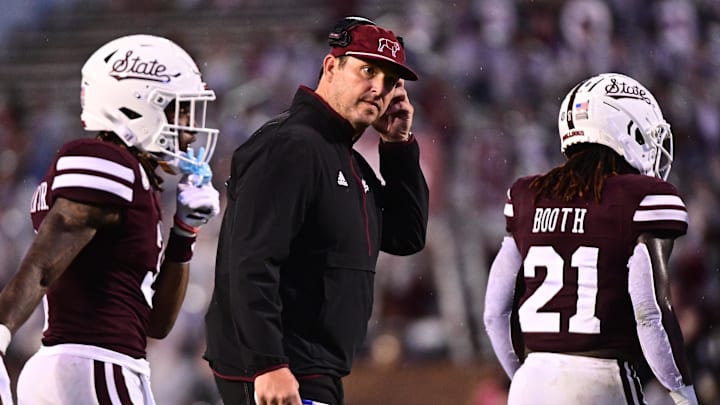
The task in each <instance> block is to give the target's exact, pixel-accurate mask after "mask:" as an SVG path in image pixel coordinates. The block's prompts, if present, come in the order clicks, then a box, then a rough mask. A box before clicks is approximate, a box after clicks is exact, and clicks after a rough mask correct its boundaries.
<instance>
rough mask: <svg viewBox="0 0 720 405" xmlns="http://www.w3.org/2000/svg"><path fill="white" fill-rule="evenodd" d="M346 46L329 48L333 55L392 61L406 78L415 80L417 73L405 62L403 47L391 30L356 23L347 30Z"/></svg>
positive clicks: (401, 75) (402, 76)
mask: <svg viewBox="0 0 720 405" xmlns="http://www.w3.org/2000/svg"><path fill="white" fill-rule="evenodd" d="M348 34H349V36H350V38H349V40H350V41H349V42H350V43H349V44H348V45H347V46H336V47H333V48H332V49H331V50H330V54H331V55H333V56H343V55H347V56H354V57H356V58H360V59H371V60H377V61H385V62H390V63H392V64H393V65H394V66H395V67H396V68H397V70H398V72H399V73H400V74H399V76H400V77H401V78H403V79H406V80H417V79H418V75H417V74H416V73H415V72H414V71H413V70H412V69H410V67H409V66H408V65H406V64H405V49H404V48H403V45H402V43H401V42H400V41H399V40H398V38H397V37H396V36H395V34H394V33H393V32H392V31H389V30H386V29H383V28H380V27H378V26H377V25H370V24H365V25H356V26H354V27H352V28H350V30H349V31H348Z"/></svg>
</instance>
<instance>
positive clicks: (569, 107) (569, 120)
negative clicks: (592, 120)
mask: <svg viewBox="0 0 720 405" xmlns="http://www.w3.org/2000/svg"><path fill="white" fill-rule="evenodd" d="M585 82H587V79H585V80H583V81H581V82H580V83H578V84H577V86H575V87H574V88H573V89H572V91H571V92H570V93H571V94H570V99H569V100H568V104H567V110H566V111H565V119H566V120H567V123H568V129H575V121H574V120H573V116H572V107H573V103H574V102H575V95H576V94H577V92H578V90H580V86H582V85H583V84H584V83H585Z"/></svg>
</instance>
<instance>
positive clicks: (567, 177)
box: [530, 143, 639, 202]
mask: <svg viewBox="0 0 720 405" xmlns="http://www.w3.org/2000/svg"><path fill="white" fill-rule="evenodd" d="M566 155H567V156H568V160H567V161H566V162H565V163H564V164H562V165H561V166H558V167H555V168H553V169H551V170H550V171H549V172H547V173H545V174H543V175H542V176H540V177H538V178H536V179H535V180H533V181H532V183H530V188H531V189H533V190H536V191H537V198H540V197H544V196H545V197H555V198H559V199H561V200H562V201H565V202H568V201H571V200H573V199H575V198H592V199H593V200H595V201H596V202H600V197H601V195H602V190H603V186H604V185H605V179H606V178H608V177H610V176H612V175H615V174H626V173H639V172H638V170H637V169H635V168H634V167H632V166H630V164H628V163H627V162H626V161H625V159H624V158H623V157H622V156H620V155H618V154H617V152H615V151H614V150H612V149H610V148H608V147H607V146H604V145H600V144H593V143H582V144H575V145H571V146H569V147H568V148H567V150H566Z"/></svg>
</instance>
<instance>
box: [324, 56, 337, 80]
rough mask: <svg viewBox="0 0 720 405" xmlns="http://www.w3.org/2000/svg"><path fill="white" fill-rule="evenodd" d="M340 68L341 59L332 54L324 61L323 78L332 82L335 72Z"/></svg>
mask: <svg viewBox="0 0 720 405" xmlns="http://www.w3.org/2000/svg"><path fill="white" fill-rule="evenodd" d="M339 68H340V59H338V58H337V57H335V56H332V55H330V54H327V55H326V56H325V59H323V76H324V77H325V80H327V81H328V82H332V80H333V78H334V77H335V72H337V70H338V69H339Z"/></svg>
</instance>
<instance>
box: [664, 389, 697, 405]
mask: <svg viewBox="0 0 720 405" xmlns="http://www.w3.org/2000/svg"><path fill="white" fill-rule="evenodd" d="M670 398H672V400H673V402H675V404H676V405H697V404H698V399H697V396H695V388H693V386H692V385H686V386H684V387H682V388H680V389H677V390H675V391H670Z"/></svg>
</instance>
